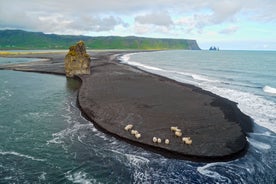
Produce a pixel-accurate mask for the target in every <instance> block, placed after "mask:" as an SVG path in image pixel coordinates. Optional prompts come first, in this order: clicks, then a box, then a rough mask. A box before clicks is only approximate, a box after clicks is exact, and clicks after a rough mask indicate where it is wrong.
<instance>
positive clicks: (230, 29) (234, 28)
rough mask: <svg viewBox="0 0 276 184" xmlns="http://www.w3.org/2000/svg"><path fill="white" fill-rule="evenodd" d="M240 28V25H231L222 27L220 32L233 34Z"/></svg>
mask: <svg viewBox="0 0 276 184" xmlns="http://www.w3.org/2000/svg"><path fill="white" fill-rule="evenodd" d="M238 29H239V27H238V26H229V27H227V28H224V29H222V30H221V31H220V32H219V33H221V34H232V33H235V32H237V30H238Z"/></svg>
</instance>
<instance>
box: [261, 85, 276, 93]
mask: <svg viewBox="0 0 276 184" xmlns="http://www.w3.org/2000/svg"><path fill="white" fill-rule="evenodd" d="M263 91H264V92H266V93H269V94H273V95H276V88H273V87H270V86H265V87H263Z"/></svg>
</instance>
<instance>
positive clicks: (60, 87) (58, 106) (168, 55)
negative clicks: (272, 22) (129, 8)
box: [0, 51, 276, 184]
mask: <svg viewBox="0 0 276 184" xmlns="http://www.w3.org/2000/svg"><path fill="white" fill-rule="evenodd" d="M216 54H217V55H216ZM225 54H226V55H225ZM239 54H240V55H241V56H243V53H239ZM253 54H255V52H254V53H253ZM228 55H229V56H231V54H230V53H228V52H226V53H223V52H222V51H221V52H214V53H211V52H210V53H209V52H204V51H198V52H194V51H169V52H153V53H139V54H134V55H125V56H123V58H122V62H127V63H129V64H133V65H136V66H139V67H142V68H143V69H145V70H149V71H151V72H157V73H158V74H162V75H166V76H168V77H171V78H173V79H175V80H178V81H182V82H187V83H192V84H195V85H198V86H200V87H202V88H204V89H208V90H210V91H213V92H215V91H216V92H218V93H217V94H219V95H222V96H223V95H224V94H228V96H227V98H229V99H232V100H234V101H236V102H238V103H239V106H240V108H241V109H242V110H243V111H244V112H245V113H247V114H249V115H251V116H252V117H253V119H254V122H255V124H256V126H255V127H254V132H252V133H250V134H249V135H248V141H249V143H250V145H249V150H248V153H247V154H246V155H245V156H244V157H242V158H239V159H236V160H233V161H229V162H215V163H203V162H202V163H198V162H192V161H185V160H178V159H169V158H165V157H163V156H161V155H159V154H156V153H152V152H150V151H147V150H144V149H142V148H140V147H136V146H133V145H130V144H128V143H126V142H124V141H120V140H117V139H115V138H114V137H112V136H109V135H106V134H104V133H102V132H100V131H98V130H97V129H96V128H95V127H94V125H93V124H92V123H90V122H89V121H87V120H86V119H85V118H83V116H82V115H81V113H80V111H79V109H78V108H77V106H76V96H77V89H78V87H79V85H80V84H79V82H78V81H76V80H67V79H66V78H65V77H63V76H55V75H47V74H36V73H24V72H16V71H5V70H0V76H1V77H0V183H85V184H89V183H210V184H211V183H252V184H253V183H268V184H270V183H275V182H276V180H275V179H276V171H275V170H276V169H275V168H276V134H275V115H276V113H274V112H275V91H274V90H275V88H274V87H275V80H273V77H274V79H275V73H276V72H275V69H276V68H275V64H276V63H275V53H273V52H272V53H268V55H267V57H268V56H269V57H270V60H269V59H268V60H265V61H266V62H268V63H266V62H263V63H260V64H259V66H256V67H255V70H259V69H258V68H261V67H264V66H265V65H266V69H264V70H265V71H266V73H263V74H261V72H259V74H258V72H257V71H255V72H252V71H251V69H245V70H244V69H243V68H240V67H238V66H236V68H235V69H233V68H232V67H234V66H235V64H234V63H232V64H229V63H228V66H229V67H226V66H225V65H227V62H226V61H225V59H227V58H228ZM257 55H258V53H257ZM218 56H219V57H218ZM217 57H218V58H220V60H215V61H212V58H213V60H214V58H217ZM232 57H234V56H233V54H232ZM269 57H268V58H269ZM238 58H240V57H238ZM252 58H253V59H254V62H256V63H258V62H257V61H256V59H257V58H258V57H257V56H252ZM260 58H261V59H262V61H263V60H264V58H266V55H265V56H260ZM2 59H3V58H0V63H1V61H2ZM23 60H25V61H26V62H27V61H29V59H22V61H23ZM219 61H220V62H221V63H220V64H218V62H219ZM8 62H16V61H15V59H9V61H8ZM204 62H206V63H204ZM247 62H249V61H247ZM185 63H186V64H185ZM189 63H190V64H189ZM223 63H224V64H223ZM265 63H266V64H265ZM188 64H189V65H188ZM212 64H213V67H212ZM218 65H221V67H219V66H218ZM236 65H238V63H236ZM208 68H210V70H208ZM245 68H246V67H245ZM253 68H254V66H253V63H252V69H253ZM211 69H212V70H211ZM273 70H274V72H273ZM232 71H236V73H233V74H231V73H232ZM243 72H246V73H243ZM269 72H270V73H269ZM209 73H210V75H209ZM219 73H221V74H219ZM190 74H191V75H190ZM249 74H250V75H252V76H254V77H253V79H254V80H250V77H249V76H248V75H249ZM259 75H260V76H259ZM273 75H274V76H273ZM242 76H245V77H248V78H244V77H242ZM239 78H240V79H241V80H239ZM264 78H268V79H267V80H265V79H264ZM269 78H270V79H269ZM250 81H251V82H250ZM247 82H248V83H249V84H246V85H245V83H247ZM254 86H257V87H254ZM227 92H228V93H227ZM235 93H237V94H235ZM234 94H235V96H232V95H234ZM240 95H243V96H240ZM252 98H253V100H252ZM243 100H244V101H243ZM252 101H253V102H252ZM251 103H252V106H249V107H247V105H248V104H251ZM250 113H251V114H250Z"/></svg>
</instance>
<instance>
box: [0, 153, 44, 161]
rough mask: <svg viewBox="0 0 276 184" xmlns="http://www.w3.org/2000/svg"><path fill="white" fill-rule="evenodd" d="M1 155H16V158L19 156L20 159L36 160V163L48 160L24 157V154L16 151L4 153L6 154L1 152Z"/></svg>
mask: <svg viewBox="0 0 276 184" xmlns="http://www.w3.org/2000/svg"><path fill="white" fill-rule="evenodd" d="M0 155H14V156H18V157H24V158H28V159H31V160H34V161H40V162H44V161H46V159H39V158H35V157H33V156H30V155H24V154H21V153H18V152H15V151H4V152H2V151H0Z"/></svg>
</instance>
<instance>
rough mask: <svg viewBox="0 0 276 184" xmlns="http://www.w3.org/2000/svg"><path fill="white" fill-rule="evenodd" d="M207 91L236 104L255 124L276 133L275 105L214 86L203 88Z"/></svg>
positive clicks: (240, 92)
mask: <svg viewBox="0 0 276 184" xmlns="http://www.w3.org/2000/svg"><path fill="white" fill-rule="evenodd" d="M204 88H205V89H207V90H208V91H212V92H214V93H216V94H218V95H220V96H222V97H225V98H228V99H230V100H232V101H234V102H238V107H239V108H240V109H241V110H242V111H243V112H244V113H245V114H247V115H249V116H250V117H252V118H253V119H254V120H255V122H256V123H257V124H259V125H261V126H263V127H266V128H268V129H270V130H271V131H273V132H275V133H276V124H275V121H276V104H275V103H274V102H272V101H269V100H266V99H264V98H263V97H261V96H258V95H254V94H251V93H248V92H242V91H237V90H234V89H227V88H222V87H216V86H211V85H208V86H204Z"/></svg>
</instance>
